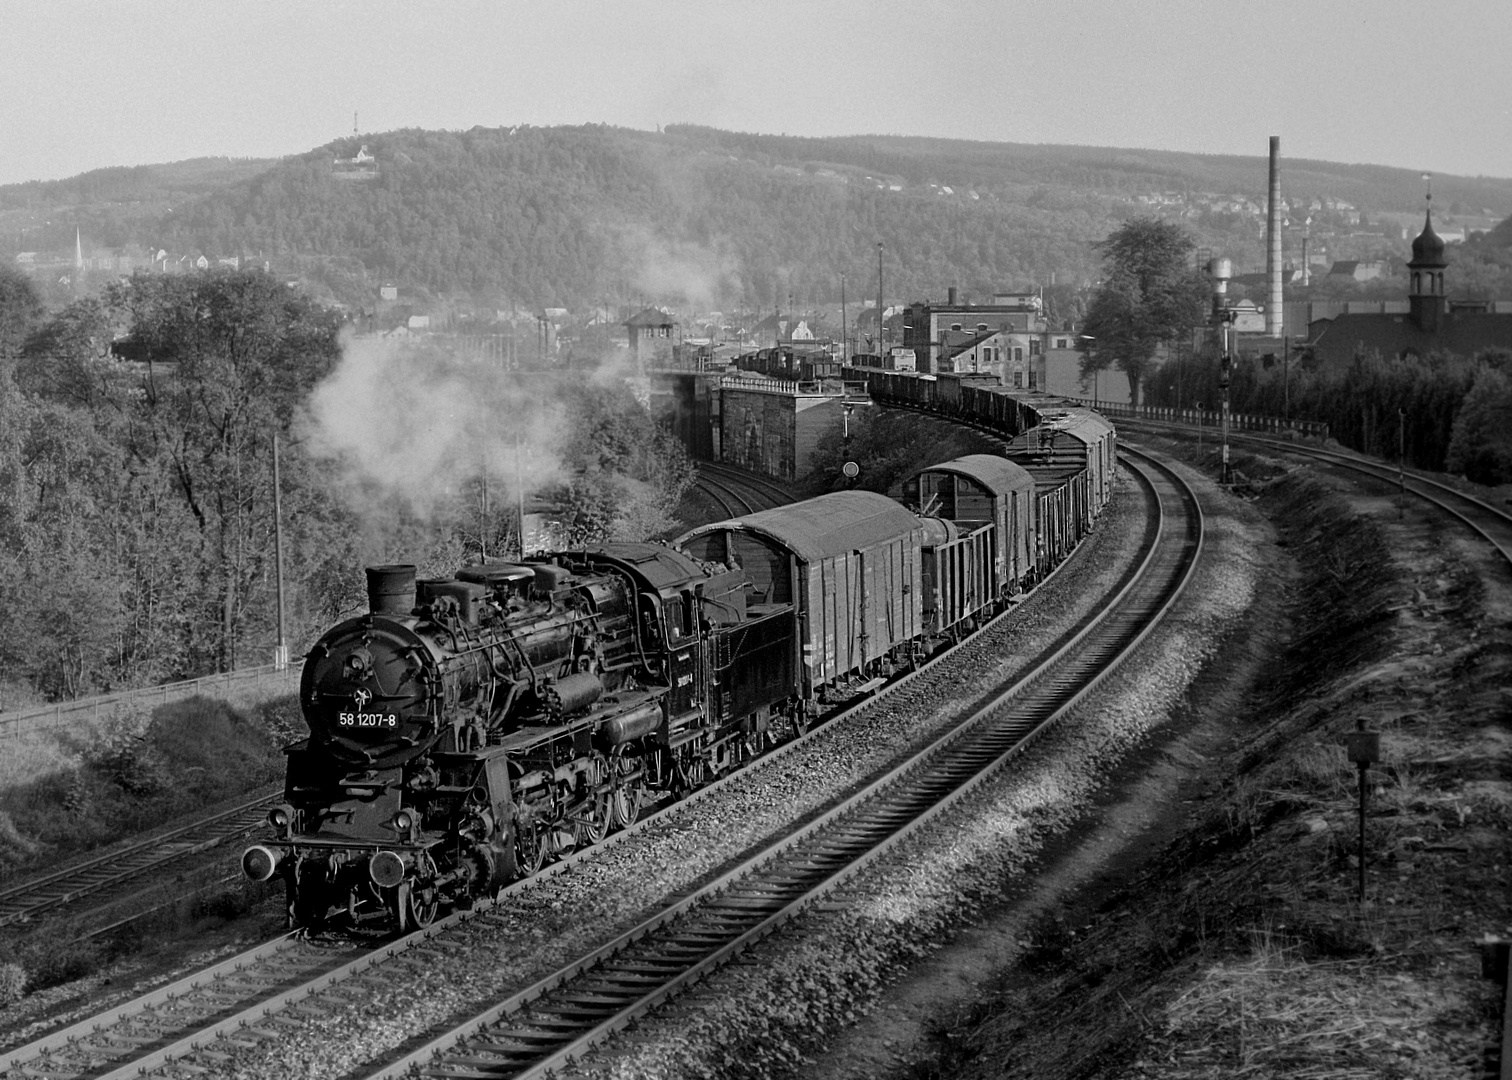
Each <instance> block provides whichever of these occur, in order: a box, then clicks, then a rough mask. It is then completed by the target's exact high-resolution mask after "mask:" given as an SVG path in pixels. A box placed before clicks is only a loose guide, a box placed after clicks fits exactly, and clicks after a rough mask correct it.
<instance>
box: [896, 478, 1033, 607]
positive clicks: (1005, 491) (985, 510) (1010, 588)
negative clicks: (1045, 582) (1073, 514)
mask: <svg viewBox="0 0 1512 1080" xmlns="http://www.w3.org/2000/svg"><path fill="white" fill-rule="evenodd" d="M903 502H904V503H905V504H906V505H908V506H912V507H916V508H917V509H918V512H919V513H920V514H922V515H924V516H926V517H942V518H946V519H948V520H950V521H953V522H955V523H956V525H957V527H958V528H959V529H960V531H961V533H962V535H963V539H964V538H965V537H966V536H967V535H968V534H969V533H970V532H971V531H972V530H974V529H977V528H979V527H980V526H982V525H991V526H993V530H994V537H993V540H992V544H993V551H992V553H991V563H990V566H989V568H988V570H989V577H988V580H987V582H986V596H985V599H986V600H987V601H988V602H992V601H997V600H1001V599H1003V598H1005V597H1007V596H1011V595H1012V594H1013V593H1015V592H1017V591H1018V590H1019V589H1020V588H1021V587H1022V586H1023V585H1024V584H1025V583H1026V582H1027V580H1028V579H1029V577H1030V576H1031V575H1032V574H1033V572H1034V569H1035V559H1034V514H1035V506H1036V502H1035V494H1034V478H1033V477H1032V476H1030V475H1029V473H1028V472H1027V471H1026V470H1025V469H1024V468H1023V466H1021V465H1018V464H1016V463H1015V462H1012V461H1009V460H1007V459H1005V458H1001V457H998V456H996V455H994V454H968V455H967V456H965V457H959V458H956V459H955V460H953V461H946V462H943V463H941V464H939V465H931V466H930V467H929V468H927V469H921V470H920V471H919V472H917V473H915V474H914V475H913V476H910V477H909V478H908V479H907V480H905V481H904V482H903Z"/></svg>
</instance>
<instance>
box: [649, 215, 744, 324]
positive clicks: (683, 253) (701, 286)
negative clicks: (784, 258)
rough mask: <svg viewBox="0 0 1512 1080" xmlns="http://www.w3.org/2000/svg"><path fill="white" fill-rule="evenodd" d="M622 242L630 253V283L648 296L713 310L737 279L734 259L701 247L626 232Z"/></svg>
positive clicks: (679, 241)
mask: <svg viewBox="0 0 1512 1080" xmlns="http://www.w3.org/2000/svg"><path fill="white" fill-rule="evenodd" d="M622 240H623V242H624V244H625V246H626V247H627V248H628V250H629V251H630V252H631V265H632V266H634V267H635V269H634V271H633V277H632V283H633V285H634V286H635V288H637V289H639V290H641V291H642V292H644V293H645V294H646V295H647V296H653V297H667V298H669V299H671V298H681V299H683V300H686V301H687V302H688V304H690V305H691V306H693V307H694V308H705V309H707V308H713V307H717V306H718V305H719V298H720V297H721V296H725V295H728V294H729V293H730V292H731V290H732V288H733V285H732V283H733V282H734V281H735V280H736V278H737V276H738V269H739V268H738V266H737V264H736V261H735V259H734V258H733V257H731V256H730V255H727V254H722V253H720V252H718V251H716V250H714V249H713V248H710V247H706V246H705V245H703V244H696V243H693V242H691V241H686V240H669V239H664V238H661V237H657V236H653V235H652V234H651V233H650V232H648V231H646V230H644V229H635V228H631V229H626V230H625V231H624V235H623V236H622Z"/></svg>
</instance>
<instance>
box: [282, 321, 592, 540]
mask: <svg viewBox="0 0 1512 1080" xmlns="http://www.w3.org/2000/svg"><path fill="white" fill-rule="evenodd" d="M566 420H567V418H566V416H565V410H564V409H563V408H562V406H561V405H560V403H558V402H555V401H553V400H551V397H550V395H549V392H547V390H546V389H545V387H544V386H540V387H536V386H533V385H532V380H531V379H530V378H529V377H528V376H521V375H520V374H518V373H515V372H508V371H504V370H503V369H502V368H500V367H499V366H497V365H496V364H494V363H491V362H489V361H485V360H481V359H473V358H469V357H462V356H458V355H456V354H454V353H452V352H450V351H448V350H447V349H445V348H443V347H441V346H438V345H436V344H434V343H431V342H426V343H414V342H407V341H402V340H395V339H372V338H349V339H348V340H347V341H346V342H345V344H344V348H343V355H342V359H341V362H340V363H339V364H338V365H337V367H336V370H335V371H333V372H332V373H331V374H330V376H328V377H327V378H326V379H325V381H324V382H322V383H321V384H320V385H319V386H317V387H316V388H315V391H314V393H313V394H312V395H311V397H310V401H309V406H308V410H307V425H306V426H307V430H306V435H307V437H308V439H309V443H310V450H311V452H312V453H313V454H315V455H316V456H318V457H324V458H328V459H331V460H333V461H335V462H337V463H339V465H340V467H341V469H342V470H343V479H344V480H345V484H344V488H345V491H346V494H347V495H348V499H349V501H350V502H351V503H352V506H353V509H354V510H356V511H357V512H358V513H359V514H362V515H363V516H365V517H367V518H368V519H369V524H374V523H375V522H374V518H375V516H378V515H383V514H386V513H391V512H392V507H393V503H394V501H396V500H397V502H398V503H399V505H400V506H402V507H403V508H404V509H406V510H407V511H409V512H410V513H412V514H414V515H415V516H416V517H418V518H420V519H422V520H424V521H426V522H429V523H439V522H440V520H441V519H442V518H444V517H445V516H448V514H449V513H450V512H452V511H453V510H454V508H455V500H456V498H457V496H458V494H459V493H460V491H461V490H462V488H463V486H464V485H465V484H467V483H468V482H470V481H473V480H475V479H477V478H478V477H480V476H486V478H487V481H488V487H489V501H490V503H494V504H496V505H499V506H504V505H507V502H506V500H513V498H514V497H515V494H516V492H517V490H518V487H517V483H518V486H519V487H523V489H524V491H525V493H526V494H530V493H532V492H536V491H540V490H542V489H543V488H546V487H548V486H550V485H552V484H555V483H557V482H559V481H560V480H561V479H562V476H563V469H562V465H561V457H560V450H561V447H562V444H563V439H564V438H565V436H566V432H567V423H566Z"/></svg>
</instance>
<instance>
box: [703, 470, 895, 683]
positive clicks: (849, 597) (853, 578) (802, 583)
mask: <svg viewBox="0 0 1512 1080" xmlns="http://www.w3.org/2000/svg"><path fill="white" fill-rule="evenodd" d="M923 537H924V528H923V524H922V523H921V522H920V521H919V519H918V518H917V517H915V516H914V515H913V514H911V513H909V512H908V511H907V510H905V509H903V507H901V506H899V505H898V504H897V503H895V502H893V501H892V500H891V499H889V498H887V497H886V496H884V495H879V494H876V493H875V492H870V491H841V492H835V493H833V494H830V495H821V496H819V497H818V498H817V499H808V500H806V501H804V502H800V503H794V504H793V505H791V506H781V507H777V508H775V509H772V510H763V511H761V512H760V513H756V514H749V515H747V516H745V517H741V518H734V519H732V520H729V521H717V522H714V523H712V524H709V525H700V526H699V527H698V528H696V529H692V530H690V531H689V532H687V533H684V534H683V535H682V536H681V537H679V538H678V539H677V541H676V542H675V543H676V546H677V547H678V548H680V549H681V550H683V551H685V552H687V553H688V554H689V555H691V556H693V557H694V558H695V559H702V560H704V561H705V562H716V563H724V564H725V565H726V566H728V567H730V568H731V569H732V570H733V569H739V570H741V571H743V572H744V573H745V574H746V575H747V577H748V578H749V580H750V582H751V590H752V594H753V596H752V599H753V601H755V602H757V603H774V604H783V603H791V604H793V605H794V607H795V608H796V611H797V620H798V648H799V650H800V652H801V662H800V664H799V667H798V670H799V672H800V676H799V679H800V683H801V685H800V687H799V688H798V691H799V695H800V697H801V698H802V699H803V700H804V701H805V702H806V703H809V704H810V705H812V704H813V703H814V702H816V701H818V700H820V699H821V698H822V697H823V696H825V695H826V692H827V691H828V690H829V689H831V688H834V687H839V686H841V685H843V684H845V683H847V682H852V681H854V680H855V679H856V678H858V677H859V678H870V677H873V676H877V675H881V674H884V673H886V672H887V671H889V670H890V669H891V666H892V665H893V664H894V663H896V662H899V661H901V660H903V659H905V658H906V657H907V656H908V655H909V654H910V652H911V650H912V641H913V639H914V638H915V637H917V636H918V635H919V634H920V633H921V631H922V629H923V589H922V583H921V572H922V568H921V552H922V547H923Z"/></svg>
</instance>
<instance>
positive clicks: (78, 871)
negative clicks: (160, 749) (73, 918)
mask: <svg viewBox="0 0 1512 1080" xmlns="http://www.w3.org/2000/svg"><path fill="white" fill-rule="evenodd" d="M281 799H282V789H279V790H278V792H277V793H276V794H273V793H270V792H268V791H262V792H260V793H259V794H257V795H256V796H254V797H253V798H250V799H246V800H244V801H242V802H240V803H238V804H237V805H235V806H232V807H230V808H228V809H225V810H221V811H218V812H216V813H214V814H209V815H207V816H205V817H203V818H199V819H197V820H195V821H191V822H189V823H188V824H186V825H180V826H175V827H174V828H171V829H168V830H165V831H162V832H158V833H154V834H153V835H151V836H147V837H143V838H140V839H135V840H132V841H131V842H129V843H128V844H126V845H125V846H123V847H114V848H112V849H111V850H109V851H106V852H103V853H101V854H99V855H94V856H91V857H90V858H88V859H85V860H83V861H82V862H79V863H75V864H74V865H72V866H66V867H64V868H62V869H60V870H55V871H52V872H50V873H46V874H42V875H40V876H38V877H33V878H29V879H27V880H24V881H21V882H19V883H17V884H15V885H8V886H6V887H5V888H4V889H0V926H5V925H7V924H10V923H16V922H21V921H24V920H26V919H29V918H31V917H33V916H35V915H38V914H40V913H42V912H45V911H48V910H51V909H53V908H58V907H62V906H63V905H65V904H68V903H71V902H73V901H75V900H78V899H79V898H81V897H84V896H89V895H92V894H95V893H99V892H101V891H103V890H105V889H109V888H112V887H115V886H118V885H121V884H124V883H127V882H130V881H131V880H132V879H134V878H140V877H142V876H143V875H144V874H147V873H148V872H150V871H153V870H156V869H159V868H160V867H162V866H163V865H164V864H165V863H168V862H172V861H173V860H175V859H181V858H187V857H189V856H191V855H197V854H200V853H202V852H205V851H208V850H210V849H212V848H215V847H219V846H220V845H222V844H225V843H227V842H228V841H231V840H234V839H236V838H237V837H238V836H244V835H247V834H248V833H250V832H252V831H253V830H255V829H256V828H257V827H258V826H259V825H261V824H262V823H263V821H264V818H265V817H266V815H267V812H268V810H269V809H270V808H271V807H273V806H276V805H278V803H279V802H280V800H281Z"/></svg>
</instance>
